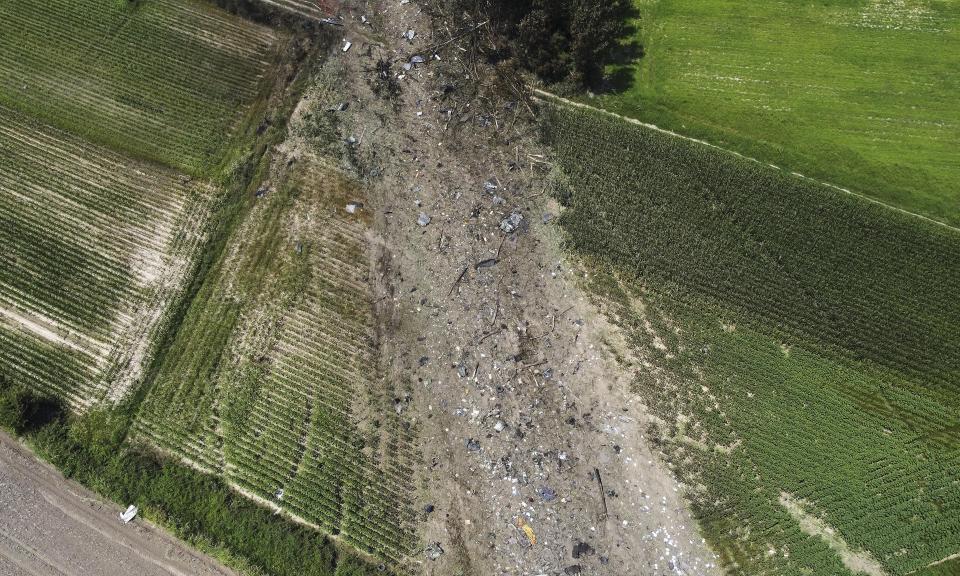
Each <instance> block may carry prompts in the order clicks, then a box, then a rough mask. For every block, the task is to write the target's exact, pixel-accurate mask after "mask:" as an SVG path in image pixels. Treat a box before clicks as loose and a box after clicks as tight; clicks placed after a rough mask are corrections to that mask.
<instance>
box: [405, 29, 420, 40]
mask: <svg viewBox="0 0 960 576" xmlns="http://www.w3.org/2000/svg"><path fill="white" fill-rule="evenodd" d="M416 36H417V33H416V32H414V31H413V29H412V28H411V29H410V30H407V31H406V32H404V33H403V37H404V38H406V39H407V40H409V41H410V42H413V39H414V38H416Z"/></svg>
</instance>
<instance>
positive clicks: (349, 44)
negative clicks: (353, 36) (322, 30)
mask: <svg viewBox="0 0 960 576" xmlns="http://www.w3.org/2000/svg"><path fill="white" fill-rule="evenodd" d="M351 46H353V42H351V41H349V40H347V41H346V42H344V43H343V51H344V52H346V51H348V50H350V47H351Z"/></svg>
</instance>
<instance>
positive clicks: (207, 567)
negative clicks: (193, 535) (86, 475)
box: [0, 432, 234, 576]
mask: <svg viewBox="0 0 960 576" xmlns="http://www.w3.org/2000/svg"><path fill="white" fill-rule="evenodd" d="M120 512H121V510H120V507H119V506H116V505H115V504H112V503H107V502H104V501H103V500H102V499H100V498H99V497H98V496H96V495H95V494H94V493H92V492H91V491H89V490H87V489H86V488H83V487H82V486H80V485H79V484H77V483H75V482H72V481H68V480H65V479H64V478H63V476H62V475H61V474H60V473H59V472H57V471H56V470H55V469H53V468H52V467H51V466H49V465H48V464H45V463H43V462H40V461H38V460H37V459H36V458H35V457H34V456H33V455H32V454H30V452H29V451H28V450H26V449H25V448H24V447H23V446H22V445H21V444H20V443H19V442H17V441H16V440H15V439H13V438H11V437H10V436H8V435H7V434H5V433H3V432H0V574H4V575H9V576H27V575H30V576H87V575H90V574H138V575H139V574H142V575H144V576H170V575H173V576H194V575H197V576H214V575H216V576H230V575H232V574H234V573H233V572H232V571H230V570H228V569H227V568H224V567H223V566H221V565H220V564H219V563H218V562H216V561H215V560H214V559H212V558H210V557H207V556H204V555H202V554H200V553H198V552H196V551H193V550H191V549H189V547H188V546H187V545H186V544H184V543H182V542H180V541H178V540H177V539H176V538H173V537H172V536H170V535H168V534H167V533H166V532H164V531H163V530H161V529H159V528H157V527H155V526H153V525H151V524H149V523H147V522H145V521H143V520H142V519H139V518H137V519H134V520H133V521H132V522H131V523H130V524H123V523H122V522H121V521H120V519H119V514H120Z"/></svg>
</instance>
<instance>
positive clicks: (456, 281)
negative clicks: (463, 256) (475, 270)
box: [447, 266, 470, 296]
mask: <svg viewBox="0 0 960 576" xmlns="http://www.w3.org/2000/svg"><path fill="white" fill-rule="evenodd" d="M469 269H470V267H469V266H464V267H463V272H460V275H459V276H457V279H456V280H454V282H453V286H451V287H450V292H449V293H447V296H449V295H450V294H453V291H454V290H456V289H457V286H459V285H460V281H461V280H463V277H464V276H466V275H467V270H469Z"/></svg>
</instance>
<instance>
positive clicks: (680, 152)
mask: <svg viewBox="0 0 960 576" xmlns="http://www.w3.org/2000/svg"><path fill="white" fill-rule="evenodd" d="M547 125H548V126H549V131H550V134H549V138H550V140H551V142H553V143H554V145H555V149H556V152H557V156H558V160H559V162H560V163H561V165H562V166H563V169H564V175H565V176H566V177H567V178H568V179H569V183H570V187H571V189H572V190H573V192H572V195H570V197H569V209H568V210H567V212H566V215H565V216H564V227H565V229H566V230H567V231H568V232H569V237H570V244H571V246H572V247H574V248H576V249H580V250H584V251H588V252H592V253H596V254H605V255H606V256H607V258H608V260H609V261H611V262H616V263H617V264H618V265H619V266H621V267H623V268H624V269H625V270H629V272H630V273H631V274H633V275H635V276H637V277H643V278H650V279H656V280H658V281H661V282H662V283H663V285H664V286H667V285H669V286H673V287H675V288H676V292H677V293H680V294H682V293H696V294H698V295H703V296H704V297H707V298H709V299H711V300H714V301H717V302H722V303H723V304H724V305H725V306H728V307H731V308H733V309H735V310H736V311H738V312H742V313H744V314H748V315H750V316H751V317H756V318H758V319H761V320H762V321H763V322H764V323H765V324H768V325H771V326H774V327H776V328H777V330H778V331H780V332H782V333H783V334H785V335H788V336H791V337H795V338H798V339H802V340H804V341H807V342H811V343H815V344H816V345H817V346H818V348H820V349H822V350H823V351H825V352H828V353H836V354H839V355H842V356H844V357H848V358H852V359H855V360H864V361H869V362H873V363H876V364H880V365H883V366H886V367H888V368H890V369H892V370H896V371H898V372H901V373H903V374H904V375H907V376H909V377H911V378H915V379H918V380H921V381H924V382H928V383H930V385H931V390H932V391H933V393H936V392H937V391H938V390H945V389H955V388H956V383H957V382H958V381H960V299H958V298H957V297H956V295H957V294H958V293H960V266H956V263H957V262H960V240H958V236H960V234H958V232H957V231H956V230H951V229H948V228H945V227H940V226H936V225H933V224H928V223H926V222H923V221H921V220H918V219H915V218H912V217H910V216H907V215H903V214H900V213H897V212H894V211H891V210H889V209H887V208H884V207H882V206H880V205H876V204H871V203H867V202H864V201H862V200H860V199H858V198H856V197H853V196H849V195H844V194H841V193H838V192H836V191H834V190H832V189H829V188H826V187H823V186H819V185H817V184H814V183H812V182H810V181H806V180H803V179H799V178H795V177H792V176H790V175H789V174H785V173H782V172H780V171H777V170H771V169H769V168H767V167H766V166H763V165H760V164H757V163H753V162H748V161H744V160H742V159H740V158H738V157H735V156H733V155H730V154H726V153H723V152H720V151H718V150H715V149H712V148H708V147H706V146H701V145H698V144H695V143H691V142H688V141H684V140H681V139H678V138H671V137H667V136H665V135H663V134H661V133H659V132H656V131H653V130H647V129H643V128H640V127H637V126H633V125H630V124H627V123H624V122H621V121H619V120H617V119H615V118H611V117H608V116H606V115H603V114H600V113H592V112H586V111H572V110H566V109H564V110H557V111H556V112H555V113H554V114H553V119H552V120H551V121H548V122H547Z"/></svg>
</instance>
